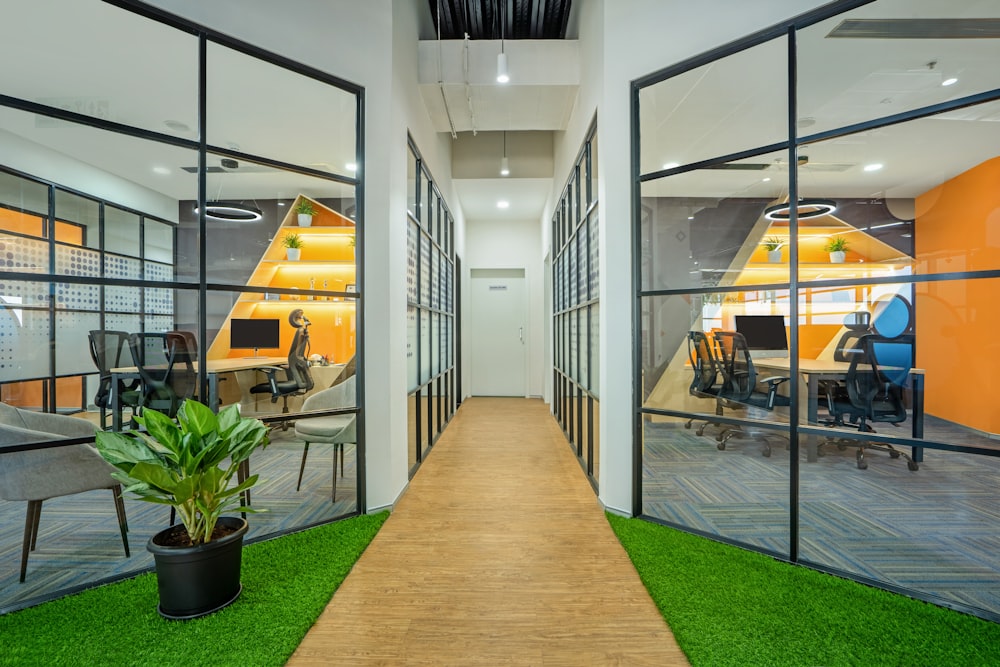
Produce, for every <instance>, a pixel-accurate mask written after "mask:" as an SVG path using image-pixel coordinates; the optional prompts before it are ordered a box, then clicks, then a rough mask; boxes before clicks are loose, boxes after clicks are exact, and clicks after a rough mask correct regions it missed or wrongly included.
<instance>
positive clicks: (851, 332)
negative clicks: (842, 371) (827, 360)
mask: <svg viewBox="0 0 1000 667" xmlns="http://www.w3.org/2000/svg"><path fill="white" fill-rule="evenodd" d="M871 317H872V316H871V313H869V312H868V311H867V310H859V311H858V312H856V313H851V314H850V315H848V316H847V317H845V318H844V327H845V328H846V329H847V331H845V332H844V333H843V334H841V336H840V340H838V341H837V347H835V348H834V350H833V360H834V361H850V360H851V354H852V353H853V352H854V351H856V350H860V349H861V339H862V338H863V337H864V336H867V335H868V334H869V333H871Z"/></svg>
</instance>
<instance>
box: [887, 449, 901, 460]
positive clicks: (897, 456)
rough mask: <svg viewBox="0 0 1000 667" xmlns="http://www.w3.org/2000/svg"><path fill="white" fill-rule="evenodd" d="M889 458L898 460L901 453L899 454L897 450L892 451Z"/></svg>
mask: <svg viewBox="0 0 1000 667" xmlns="http://www.w3.org/2000/svg"><path fill="white" fill-rule="evenodd" d="M889 458H890V459H898V458H899V452H897V451H896V450H895V449H890V450H889Z"/></svg>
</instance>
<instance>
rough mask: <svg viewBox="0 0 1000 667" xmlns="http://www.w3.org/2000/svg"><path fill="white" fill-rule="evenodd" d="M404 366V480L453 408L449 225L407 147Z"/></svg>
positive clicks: (427, 175) (412, 148)
mask: <svg viewBox="0 0 1000 667" xmlns="http://www.w3.org/2000/svg"><path fill="white" fill-rule="evenodd" d="M407 183H408V184H409V186H408V187H409V190H408V193H409V194H408V195H407V206H406V209H407V210H406V214H407V215H406V218H407V219H406V301H407V306H406V322H407V337H406V361H407V392H408V402H407V405H408V408H407V413H408V419H407V422H408V425H409V426H408V433H409V440H408V442H409V447H408V451H409V454H408V459H409V466H410V475H411V476H412V475H413V473H414V472H416V469H417V467H419V465H420V462H421V461H423V460H424V457H426V456H427V454H428V452H429V450H430V448H431V447H432V446H433V445H434V442H435V441H436V440H437V438H438V437H439V436H440V435H441V432H442V431H444V429H445V426H446V425H447V424H448V422H449V421H450V420H451V416H452V414H454V412H455V410H456V409H457V407H458V402H457V398H456V384H455V383H456V381H457V370H456V365H457V364H456V355H455V349H454V345H455V341H454V339H455V321H456V308H457V307H458V306H457V299H456V298H455V293H456V292H455V290H456V282H455V261H456V257H455V248H454V245H453V239H454V235H455V234H454V232H455V220H454V218H452V217H451V212H450V211H449V210H448V204H447V203H446V202H445V200H444V197H443V196H442V195H441V192H440V190H439V189H438V187H437V184H436V183H435V182H434V179H433V177H432V176H431V172H430V169H429V168H428V167H427V165H426V163H425V162H424V160H423V157H421V155H420V151H419V150H418V149H417V147H416V145H415V144H414V143H413V140H412V138H410V139H409V142H408V159H407Z"/></svg>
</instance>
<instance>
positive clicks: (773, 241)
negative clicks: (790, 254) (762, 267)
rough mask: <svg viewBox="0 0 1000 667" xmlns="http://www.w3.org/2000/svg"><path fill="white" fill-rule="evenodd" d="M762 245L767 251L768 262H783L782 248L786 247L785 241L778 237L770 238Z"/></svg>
mask: <svg viewBox="0 0 1000 667" xmlns="http://www.w3.org/2000/svg"><path fill="white" fill-rule="evenodd" d="M761 245H763V246H764V249H765V250H767V261H769V262H771V263H772V264H777V263H780V262H781V246H783V245H785V242H784V240H782V239H780V238H778V237H777V236H770V237H768V238H766V239H764V240H763V242H762V243H761Z"/></svg>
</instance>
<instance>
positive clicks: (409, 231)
mask: <svg viewBox="0 0 1000 667" xmlns="http://www.w3.org/2000/svg"><path fill="white" fill-rule="evenodd" d="M419 236H420V231H419V229H418V228H417V224H416V223H415V222H409V221H407V223H406V300H407V301H408V302H409V303H417V239H418V237H419Z"/></svg>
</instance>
